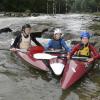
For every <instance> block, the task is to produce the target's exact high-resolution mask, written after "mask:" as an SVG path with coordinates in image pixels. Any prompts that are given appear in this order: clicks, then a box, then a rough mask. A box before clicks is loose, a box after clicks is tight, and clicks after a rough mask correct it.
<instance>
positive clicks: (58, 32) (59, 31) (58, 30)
mask: <svg viewBox="0 0 100 100" xmlns="http://www.w3.org/2000/svg"><path fill="white" fill-rule="evenodd" d="M61 33H62V32H61V29H59V28H56V29H55V30H54V34H61Z"/></svg>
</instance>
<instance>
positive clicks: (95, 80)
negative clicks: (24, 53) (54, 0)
mask: <svg viewBox="0 0 100 100" xmlns="http://www.w3.org/2000/svg"><path fill="white" fill-rule="evenodd" d="M94 17H95V16H92V15H87V14H65V15H59V14H58V15H55V16H49V15H41V16H38V17H33V16H32V17H24V18H23V17H20V18H18V17H11V18H10V17H5V18H3V17H2V18H0V29H2V28H5V27H10V28H11V29H12V30H14V31H16V30H19V29H21V26H22V25H23V24H25V23H30V24H31V25H32V26H33V27H35V28H37V29H38V27H49V28H53V27H59V28H61V29H62V31H63V32H64V33H72V34H77V35H79V34H80V32H81V31H86V30H88V31H89V28H88V27H89V26H90V25H91V24H93V23H94V22H93V21H92V19H93V18H94ZM12 37H13V35H12V34H11V33H1V34H0V48H9V45H10V42H11V38H12ZM99 73H100V72H99V71H98V70H97V71H95V72H93V74H92V73H90V74H91V75H89V77H85V78H83V79H82V80H81V81H79V82H78V83H76V84H75V85H74V86H72V88H70V89H68V90H66V91H63V90H62V89H61V86H60V84H59V83H60V82H59V79H58V77H56V76H54V75H52V74H51V73H45V72H41V71H39V70H35V69H34V68H30V65H28V64H26V63H24V62H22V61H21V59H20V58H19V57H17V56H15V55H13V54H11V53H10V51H4V50H2V51H0V100H100V74H99Z"/></svg>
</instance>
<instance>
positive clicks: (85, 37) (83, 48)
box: [67, 32, 100, 62]
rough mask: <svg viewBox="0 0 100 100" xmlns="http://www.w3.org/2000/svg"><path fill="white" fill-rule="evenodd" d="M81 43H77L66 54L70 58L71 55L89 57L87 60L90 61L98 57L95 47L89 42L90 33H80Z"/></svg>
mask: <svg viewBox="0 0 100 100" xmlns="http://www.w3.org/2000/svg"><path fill="white" fill-rule="evenodd" d="M80 38H81V43H80V44H77V45H76V46H75V47H74V48H73V49H72V51H71V53H70V54H69V55H68V56H67V58H68V59H70V58H71V57H72V56H73V55H76V56H82V57H89V59H88V62H92V61H94V60H95V59H98V58H99V57H100V55H99V53H98V52H97V51H96V48H95V47H93V46H92V45H91V44H90V43H89V38H90V34H89V33H88V32H82V33H81V35H80Z"/></svg>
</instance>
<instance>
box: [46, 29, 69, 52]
mask: <svg viewBox="0 0 100 100" xmlns="http://www.w3.org/2000/svg"><path fill="white" fill-rule="evenodd" d="M63 48H64V49H65V51H67V52H70V48H68V47H67V45H66V43H65V41H64V39H63V38H62V32H61V30H60V29H55V30H54V34H53V39H51V40H50V41H49V42H48V45H47V47H46V49H50V50H61V49H63Z"/></svg>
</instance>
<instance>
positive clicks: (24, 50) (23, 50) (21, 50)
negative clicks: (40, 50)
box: [0, 48, 27, 52]
mask: <svg viewBox="0 0 100 100" xmlns="http://www.w3.org/2000/svg"><path fill="white" fill-rule="evenodd" d="M0 50H6V51H11V50H10V49H5V48H2V49H0ZM16 51H19V52H27V50H26V49H16Z"/></svg>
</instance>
